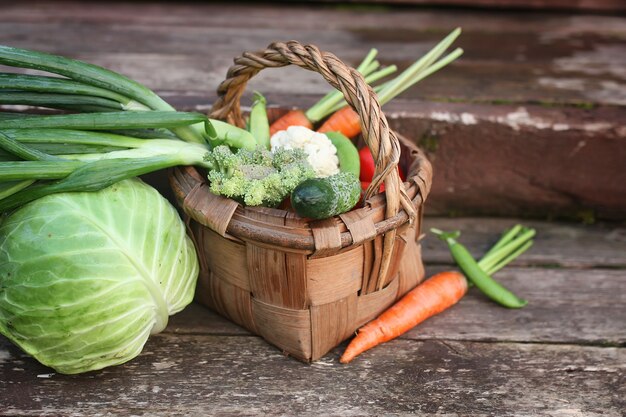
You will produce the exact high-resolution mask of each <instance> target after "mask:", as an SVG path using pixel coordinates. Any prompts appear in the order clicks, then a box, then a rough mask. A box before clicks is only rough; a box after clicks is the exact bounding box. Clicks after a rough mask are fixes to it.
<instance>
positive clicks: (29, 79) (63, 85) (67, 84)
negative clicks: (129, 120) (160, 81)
mask: <svg viewBox="0 0 626 417" xmlns="http://www.w3.org/2000/svg"><path fill="white" fill-rule="evenodd" d="M3 89H6V90H25V91H35V92H38V93H57V94H68V95H84V96H92V97H102V98H108V99H110V100H113V101H116V102H118V103H120V104H121V106H122V108H123V109H124V110H150V108H148V107H146V106H144V105H143V104H141V103H138V102H136V101H134V100H131V99H130V98H128V97H126V96H123V95H121V94H118V93H116V92H114V91H111V90H107V89H105V88H100V87H94V86H92V85H88V84H83V83H80V82H76V81H72V80H68V79H65V78H58V77H46V76H42V75H26V74H12V73H0V90H3Z"/></svg>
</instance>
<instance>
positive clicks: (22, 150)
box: [0, 132, 60, 161]
mask: <svg viewBox="0 0 626 417" xmlns="http://www.w3.org/2000/svg"><path fill="white" fill-rule="evenodd" d="M0 148H2V149H4V150H5V151H7V152H9V153H11V154H13V155H15V156H17V157H19V158H21V159H24V160H27V161H54V160H58V159H60V158H57V157H54V156H51V155H48V154H46V153H43V152H41V151H39V150H36V149H32V148H30V147H28V146H24V145H22V144H21V143H20V142H18V141H16V140H15V139H13V138H11V137H10V136H8V135H6V134H4V133H2V132H0Z"/></svg>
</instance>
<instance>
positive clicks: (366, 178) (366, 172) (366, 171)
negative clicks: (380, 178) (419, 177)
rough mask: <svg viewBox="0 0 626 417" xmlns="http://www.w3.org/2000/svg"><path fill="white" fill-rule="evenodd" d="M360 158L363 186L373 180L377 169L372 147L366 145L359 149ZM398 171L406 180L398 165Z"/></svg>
mask: <svg viewBox="0 0 626 417" xmlns="http://www.w3.org/2000/svg"><path fill="white" fill-rule="evenodd" d="M359 160H360V161H361V175H360V176H359V179H360V180H361V186H363V183H364V182H367V183H368V184H367V185H369V183H370V182H372V178H374V170H375V169H376V164H375V163H374V157H373V156H372V152H371V151H370V148H368V147H367V146H365V147H363V148H361V150H359ZM398 173H399V174H400V179H401V180H402V181H404V180H405V179H406V176H405V175H404V172H402V170H401V169H400V167H398ZM366 187H367V186H366Z"/></svg>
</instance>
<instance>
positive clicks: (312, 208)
mask: <svg viewBox="0 0 626 417" xmlns="http://www.w3.org/2000/svg"><path fill="white" fill-rule="evenodd" d="M360 197H361V182H360V181H359V177H358V176H356V175H354V174H353V173H352V172H340V173H338V174H335V175H331V176H330V177H325V178H312V179H308V180H306V181H303V182H302V183H300V185H298V186H297V187H296V188H295V189H294V190H293V191H292V193H291V205H292V206H293V208H294V209H295V210H296V213H298V215H300V216H302V217H309V218H311V219H326V218H328V217H332V216H336V215H338V214H341V213H345V212H346V211H348V210H350V209H351V208H352V207H354V206H355V205H356V203H358V201H359V198H360Z"/></svg>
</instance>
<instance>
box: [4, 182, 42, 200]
mask: <svg viewBox="0 0 626 417" xmlns="http://www.w3.org/2000/svg"><path fill="white" fill-rule="evenodd" d="M34 182H35V180H22V181H8V182H0V200H3V199H5V198H7V197H9V196H11V195H13V194H15V193H17V192H18V191H21V190H23V189H24V188H26V187H28V186H29V185H31V184H32V183H34Z"/></svg>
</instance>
